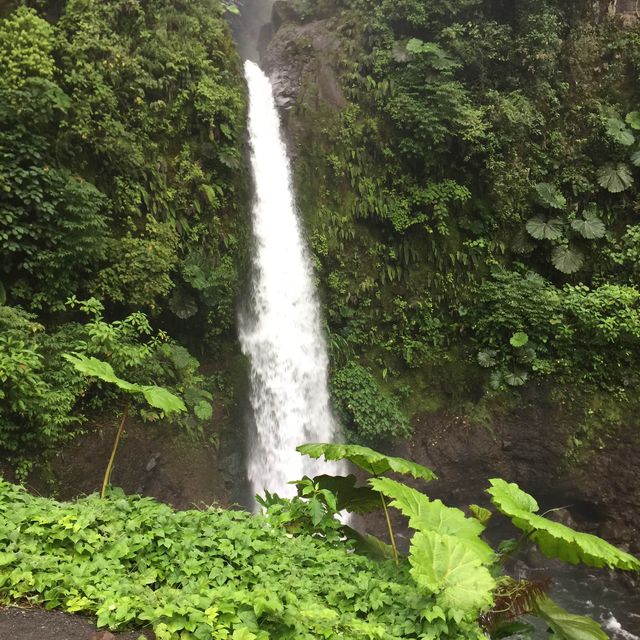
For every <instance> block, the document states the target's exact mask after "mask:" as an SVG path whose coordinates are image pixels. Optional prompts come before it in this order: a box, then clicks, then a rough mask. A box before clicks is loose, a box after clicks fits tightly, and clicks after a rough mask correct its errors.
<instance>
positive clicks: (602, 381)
mask: <svg viewBox="0 0 640 640" xmlns="http://www.w3.org/2000/svg"><path fill="white" fill-rule="evenodd" d="M600 4H603V3H594V2H588V1H586V0H574V1H571V2H566V1H557V0H542V1H540V0H518V1H515V2H503V1H502V0H446V1H445V0H436V1H434V2H428V3H425V2H422V1H421V0H402V1H400V2H398V1H392V0H388V1H387V0H327V1H326V2H320V3H312V2H305V1H300V2H296V3H289V7H290V10H289V12H288V13H287V14H285V13H284V12H282V14H283V15H286V17H287V18H288V20H289V22H288V23H287V24H286V25H285V26H284V27H281V28H280V31H279V33H278V34H277V35H276V41H275V44H274V47H275V48H276V50H278V51H284V52H285V53H284V54H283V55H285V56H289V60H290V61H291V60H293V62H291V64H292V65H295V64H300V63H303V64H304V63H305V62H306V61H308V60H309V59H314V56H315V60H316V62H315V63H314V64H309V65H308V66H307V67H305V68H306V69H308V70H310V71H309V73H308V75H307V76H304V74H303V77H302V79H301V82H302V89H301V90H300V92H299V97H298V102H297V104H296V107H295V108H294V109H293V110H292V114H291V118H292V119H293V120H294V122H295V125H293V127H292V129H293V130H294V131H296V132H300V131H302V132H303V133H302V134H300V133H298V135H299V140H300V149H299V153H298V164H297V168H298V174H299V185H300V191H301V196H302V205H303V208H304V210H305V212H306V215H307V218H308V221H309V224H310V225H311V227H312V248H313V250H314V253H315V257H316V264H317V266H318V269H319V275H320V277H321V279H322V281H323V282H324V283H325V285H326V286H325V289H326V304H327V314H328V321H329V326H330V330H331V332H332V339H331V344H332V345H334V346H336V347H337V348H334V349H333V357H334V362H335V363H336V366H335V371H336V373H337V375H338V379H339V378H340V377H341V376H342V373H341V372H342V371H343V367H344V366H345V361H346V364H347V365H349V366H353V365H352V364H349V363H353V362H357V363H358V366H364V367H366V368H368V369H369V370H370V371H372V372H375V373H376V375H377V378H378V382H379V384H380V385H381V386H382V387H383V388H384V387H387V388H391V389H392V390H395V391H398V392H400V394H401V395H404V394H405V392H406V388H407V386H408V387H409V388H410V389H411V392H412V393H411V396H410V398H409V402H408V403H405V408H406V409H408V410H409V411H410V412H411V411H415V410H420V409H422V410H424V409H429V408H431V407H433V406H434V405H436V406H437V404H438V403H442V402H443V401H446V402H447V404H449V405H450V404H451V402H452V401H454V402H455V401H459V400H464V399H468V398H469V397H470V396H473V394H474V393H475V389H477V388H478V387H480V386H482V387H484V388H485V389H488V390H491V389H494V390H498V391H502V392H509V391H514V392H517V387H520V386H522V385H524V384H525V383H527V382H531V381H533V382H534V383H535V382H538V383H549V384H548V386H555V388H556V389H557V390H559V389H562V388H563V387H564V388H566V387H567V386H570V385H573V383H574V382H576V381H579V384H580V385H581V386H582V388H583V389H589V390H590V391H589V393H594V392H595V393H598V392H599V391H603V392H606V393H611V392H613V394H614V395H615V398H616V400H615V401H616V402H621V403H624V402H628V401H630V399H633V398H634V396H637V393H636V391H637V388H638V382H639V381H638V377H637V372H638V369H639V365H640V339H639V337H640V317H639V316H638V294H639V291H640V281H638V273H637V268H636V263H637V260H636V259H635V253H634V252H635V251H636V249H635V247H636V245H637V237H638V234H637V219H636V218H637V210H638V202H639V201H638V193H639V191H638V188H637V186H638V183H639V180H640V173H639V169H638V168H637V167H638V164H639V161H640V155H639V152H638V140H639V138H640V136H639V132H638V126H639V125H640V118H639V113H638V108H639V106H640V91H639V89H638V87H639V86H640V85H639V84H638V77H639V76H640V35H639V34H640V26H638V23H637V22H635V23H631V24H627V25H623V23H622V21H621V20H620V19H617V18H613V17H611V16H609V15H608V14H607V12H606V9H605V8H604V6H602V7H601V6H600ZM320 18H322V19H323V20H325V21H326V22H324V23H321V22H317V24H316V26H315V27H314V28H315V29H316V32H319V31H323V30H324V31H326V32H327V38H329V39H330V42H331V45H330V46H329V47H326V46H325V50H323V51H321V52H319V51H317V50H316V51H314V50H313V46H314V45H310V46H308V47H306V48H305V47H304V46H301V47H300V48H299V49H298V50H293V48H289V49H287V48H284V49H283V48H282V42H286V41H287V38H292V37H301V36H300V34H301V33H303V31H302V30H299V31H295V25H296V24H299V23H311V22H313V21H314V20H317V19H320ZM292 26H293V29H291V27H292ZM311 28H312V26H308V25H307V24H305V29H306V30H307V31H310V30H311ZM329 32H330V34H331V35H329ZM291 34H294V36H292V35H291ZM279 40H281V41H282V42H279ZM278 47H280V48H279V49H278ZM318 64H319V65H322V66H323V69H324V71H323V73H326V74H327V75H328V76H329V77H331V76H332V75H334V76H335V82H336V85H338V86H337V88H336V89H334V90H333V92H332V93H328V92H325V94H327V95H329V98H326V99H325V100H324V102H322V101H320V103H319V102H318V100H316V99H315V98H314V96H315V95H316V94H315V93H313V92H309V91H305V89H306V88H307V85H309V84H311V83H315V75H314V73H315V72H314V71H313V70H314V69H316V68H317V65H318ZM293 68H296V67H295V66H294V67H293ZM322 95H324V94H321V97H322ZM336 95H338V97H337V98H336V97H335V96H336ZM310 96H311V97H310ZM515 336H518V337H517V338H516V337H515ZM560 393H561V392H560Z"/></svg>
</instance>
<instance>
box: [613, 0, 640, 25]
mask: <svg viewBox="0 0 640 640" xmlns="http://www.w3.org/2000/svg"><path fill="white" fill-rule="evenodd" d="M608 4H609V6H608V11H609V15H617V16H620V17H621V18H622V19H623V20H624V21H625V22H626V23H629V24H630V23H632V22H635V21H636V20H638V18H640V0H609V2H608Z"/></svg>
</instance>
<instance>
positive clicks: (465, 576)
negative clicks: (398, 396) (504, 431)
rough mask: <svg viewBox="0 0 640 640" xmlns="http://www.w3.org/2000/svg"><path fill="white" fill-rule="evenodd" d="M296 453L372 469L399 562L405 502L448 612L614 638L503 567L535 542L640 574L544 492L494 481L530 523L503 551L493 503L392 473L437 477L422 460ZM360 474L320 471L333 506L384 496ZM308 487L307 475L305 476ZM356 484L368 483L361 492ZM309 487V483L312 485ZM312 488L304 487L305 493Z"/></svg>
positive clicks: (497, 497) (378, 550) (421, 565)
mask: <svg viewBox="0 0 640 640" xmlns="http://www.w3.org/2000/svg"><path fill="white" fill-rule="evenodd" d="M526 338H527V336H526V334H524V333H520V334H515V335H514V342H516V343H517V344H518V345H519V346H523V345H524V344H526V342H527V339H526ZM298 451H299V452H300V453H302V454H304V455H309V456H311V457H313V458H319V457H324V458H325V459H327V460H348V461H350V462H352V463H353V464H356V465H357V466H359V467H360V468H361V469H363V470H365V471H367V472H368V473H370V474H371V475H372V476H373V477H372V478H370V479H369V481H368V483H367V484H368V488H369V489H370V490H372V491H373V492H374V493H377V494H379V496H380V498H381V502H380V504H381V505H382V507H383V510H384V513H385V518H386V521H387V526H388V528H389V535H390V538H391V544H392V549H393V557H394V558H395V559H396V562H397V563H398V562H400V557H399V554H398V550H397V546H396V544H395V541H394V534H393V531H392V529H391V524H390V519H389V514H388V510H387V507H388V506H390V507H393V508H396V509H398V510H399V511H400V512H401V513H402V514H403V515H404V516H406V517H407V519H408V525H409V527H410V528H411V529H413V530H414V532H415V533H414V534H413V537H412V538H411V543H410V547H409V552H408V556H407V562H408V564H409V566H410V574H411V576H412V578H413V579H414V581H415V583H416V586H417V588H418V589H419V590H420V591H421V592H423V593H430V594H435V596H436V602H437V605H438V607H439V608H440V611H441V612H442V615H443V617H444V619H446V620H455V621H460V620H463V619H466V620H472V619H473V620H475V619H479V620H480V621H481V622H482V624H483V627H484V628H485V630H486V631H487V633H489V635H490V636H491V637H495V638H498V637H505V635H508V634H507V631H508V630H512V631H513V630H516V627H517V628H518V629H520V628H525V627H526V626H527V625H526V623H521V622H519V621H517V619H518V618H520V617H521V616H522V615H524V614H531V615H536V616H538V617H540V618H542V619H543V620H544V621H545V622H546V623H547V625H548V627H549V629H550V632H551V633H552V634H553V635H552V637H553V638H555V639H556V640H604V639H605V638H606V637H607V636H606V635H605V634H604V632H603V631H602V629H601V628H600V627H599V625H598V624H597V623H596V622H595V621H593V620H591V619H590V618H585V617H583V616H577V615H574V614H571V613H569V612H567V611H565V610H564V609H562V608H561V607H559V606H558V605H557V604H555V603H554V602H553V601H552V600H550V599H549V597H548V595H547V591H548V583H544V582H542V583H540V582H536V581H529V580H517V579H515V578H512V577H510V576H508V575H506V574H505V571H504V565H505V562H506V560H507V559H508V558H510V557H512V556H513V555H514V554H515V553H517V552H518V551H520V550H521V549H522V548H523V547H524V546H525V545H526V544H529V543H534V544H536V545H537V546H538V548H539V549H540V551H541V552H542V553H543V554H544V555H546V556H547V557H549V558H559V559H560V560H564V561H566V562H569V563H572V564H577V563H580V562H581V563H583V564H587V565H589V566H593V567H608V568H610V569H621V570H627V571H639V572H640V560H639V559H638V558H636V557H634V556H632V555H631V554H629V553H626V552H624V551H622V550H620V549H618V548H616V547H614V546H613V545H611V544H609V543H608V542H606V541H605V540H603V539H601V538H598V537H597V536H594V535H591V534H586V533H580V532H578V531H575V530H573V529H571V528H570V527H568V526H566V525H563V524H560V523H558V522H554V521H553V520H549V519H548V518H546V517H544V514H542V515H541V514H539V513H538V511H539V507H538V503H537V502H536V500H535V499H534V498H533V497H532V496H530V495H529V494H528V493H526V492H525V491H523V490H522V489H520V487H518V485H516V484H514V483H508V482H506V481H504V480H502V479H499V478H493V479H491V480H489V483H490V488H489V489H487V493H488V494H489V496H490V498H491V502H492V503H493V505H494V507H495V508H496V509H497V510H498V511H499V512H500V513H502V514H503V515H505V516H507V517H508V518H510V519H511V521H512V523H513V524H514V526H516V527H517V528H518V529H520V530H521V531H522V535H521V537H520V539H519V540H513V541H504V542H503V543H501V544H500V545H499V546H498V548H497V550H495V551H494V549H493V548H492V547H491V546H489V545H488V544H487V542H486V541H485V540H484V539H483V538H482V535H483V532H484V530H485V527H486V524H487V522H488V521H489V519H490V518H491V515H492V514H491V511H489V510H488V509H485V508H483V507H479V506H478V505H471V506H470V507H469V512H470V514H471V517H469V516H467V515H465V513H464V512H463V511H462V510H460V509H456V508H452V507H448V506H446V505H444V504H443V503H442V502H441V501H440V500H431V499H430V498H429V497H428V496H426V495H425V494H424V493H421V492H420V491H418V490H417V489H415V488H413V487H410V486H408V485H406V484H403V483H402V482H398V481H397V480H394V479H392V478H388V477H383V476H384V474H387V473H389V472H395V473H400V474H404V475H409V476H412V477H413V478H415V479H419V480H425V481H429V480H432V479H434V478H435V477H436V476H435V474H434V473H433V472H432V471H431V470H430V469H427V468H426V467H423V466H422V465H419V464H416V463H413V462H409V461H407V460H403V459H402V458H395V457H391V456H385V455H383V454H381V453H378V452H376V451H373V450H371V449H367V448H365V447H359V446H354V445H341V444H307V445H303V446H301V447H298ZM354 480H355V479H354V477H353V476H350V477H349V478H332V477H330V476H319V477H318V478H316V479H314V482H316V483H317V484H316V485H315V486H316V491H317V489H319V488H322V489H323V490H324V491H327V490H329V488H331V490H333V491H335V492H336V496H337V499H336V500H335V501H334V502H332V505H333V507H334V509H335V510H338V509H344V510H345V511H348V512H359V513H362V512H365V511H370V510H372V509H373V508H374V507H375V506H377V505H376V502H375V501H373V500H372V499H371V495H370V492H367V491H366V490H367V487H360V488H359V487H356V486H355V482H354ZM307 481H308V482H307V485H308V484H309V482H311V481H309V480H308V479H307ZM358 490H364V493H363V494H358V493H357V492H358ZM307 492H308V490H307ZM304 495H305V490H303V491H301V496H304ZM343 530H344V532H345V534H346V535H347V537H351V538H354V539H356V540H357V542H358V544H356V550H365V551H366V552H367V553H368V554H369V555H371V556H372V557H389V554H388V553H385V547H386V546H387V545H385V544H384V543H383V542H382V541H380V540H376V539H375V538H373V537H372V536H366V537H365V536H361V535H353V530H351V529H350V527H347V526H345V527H343Z"/></svg>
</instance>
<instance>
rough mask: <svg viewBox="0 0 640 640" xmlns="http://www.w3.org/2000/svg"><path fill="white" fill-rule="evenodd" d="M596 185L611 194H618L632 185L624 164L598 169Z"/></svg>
mask: <svg viewBox="0 0 640 640" xmlns="http://www.w3.org/2000/svg"><path fill="white" fill-rule="evenodd" d="M598 184H599V185H600V186H601V187H603V188H604V189H606V190H607V191H609V192H611V193H620V192H621V191H624V190H625V189H628V188H629V187H630V186H631V185H632V184H633V176H632V175H631V171H630V170H629V167H628V166H627V165H626V164H623V163H622V162H619V163H618V164H617V165H614V164H605V165H604V166H603V167H600V169H598Z"/></svg>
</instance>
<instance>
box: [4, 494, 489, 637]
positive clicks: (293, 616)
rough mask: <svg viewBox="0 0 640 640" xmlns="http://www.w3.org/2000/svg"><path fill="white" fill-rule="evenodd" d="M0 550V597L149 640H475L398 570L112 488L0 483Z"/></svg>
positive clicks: (257, 520)
mask: <svg viewBox="0 0 640 640" xmlns="http://www.w3.org/2000/svg"><path fill="white" fill-rule="evenodd" d="M16 534H17V535H16ZM0 545H1V546H2V552H1V553H0V566H1V567H2V572H0V601H2V602H10V601H13V600H16V599H23V598H28V599H29V600H30V601H31V602H34V603H36V602H37V603H41V604H43V605H45V606H47V607H49V608H60V609H64V610H67V611H71V612H84V613H89V614H94V615H97V617H98V625H99V626H108V627H110V628H112V629H117V628H126V627H138V628H139V627H141V626H146V625H150V626H151V627H152V628H153V630H154V632H155V634H156V637H157V638H159V640H173V639H175V640H177V638H179V637H184V636H185V635H188V636H189V637H192V638H201V639H203V640H204V639H205V638H209V639H217V640H224V639H228V640H231V639H232V638H233V639H235V640H267V639H268V638H281V639H282V640H284V639H291V640H293V639H295V640H315V639H316V638H318V637H322V638H327V640H338V639H342V640H358V639H360V640H364V639H367V638H368V639H379V640H403V639H407V640H409V639H414V638H415V639H417V638H421V637H430V638H434V639H438V638H442V639H443V640H444V639H445V638H451V639H452V640H453V639H454V638H461V637H464V638H481V637H482V634H481V632H480V629H479V627H478V626H477V625H476V624H475V623H473V622H471V623H470V622H460V623H456V622H454V621H449V622H448V623H445V621H444V620H441V619H439V614H438V612H437V608H434V605H435V601H434V598H433V596H432V595H430V594H429V593H427V592H424V593H418V592H417V591H416V589H415V587H414V584H413V582H412V580H411V578H410V576H409V572H408V567H406V566H404V565H403V566H396V565H395V564H393V563H391V562H383V563H377V562H373V561H371V560H369V559H367V558H366V557H364V556H361V555H357V554H353V553H350V552H348V551H347V549H345V548H330V547H328V546H326V545H325V544H324V543H323V542H322V541H321V540H318V539H315V538H313V537H311V536H309V535H298V536H292V535H291V534H289V533H287V531H286V530H285V529H283V528H281V527H279V526H277V525H276V523H275V521H273V522H272V521H271V520H269V519H265V518H263V517H260V516H251V515H249V514H248V513H244V512H239V511H222V510H216V509H207V510H205V511H183V512H174V511H173V510H172V509H171V508H170V507H168V506H166V505H162V504H159V503H157V502H155V501H153V500H151V499H148V498H139V497H128V498H127V497H125V496H124V495H122V494H119V493H118V492H117V491H114V492H112V493H111V494H110V496H108V497H107V499H106V500H99V499H98V498H97V497H96V496H91V497H89V498H85V499H83V500H79V501H78V502H75V503H69V504H65V503H56V502H54V501H52V500H48V499H44V498H35V497H32V496H29V495H28V494H26V493H25V492H24V491H22V490H20V489H18V488H17V487H15V486H12V485H9V484H7V483H5V482H0Z"/></svg>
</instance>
